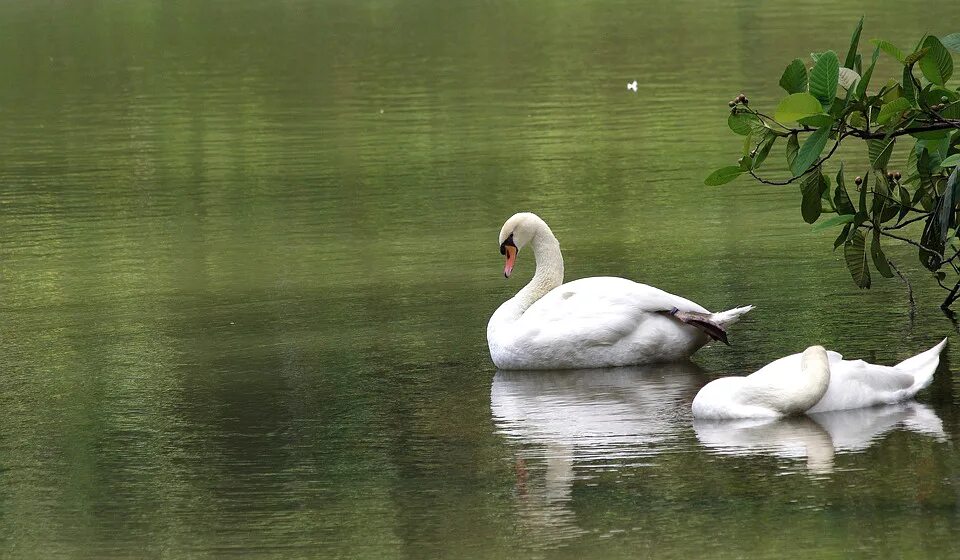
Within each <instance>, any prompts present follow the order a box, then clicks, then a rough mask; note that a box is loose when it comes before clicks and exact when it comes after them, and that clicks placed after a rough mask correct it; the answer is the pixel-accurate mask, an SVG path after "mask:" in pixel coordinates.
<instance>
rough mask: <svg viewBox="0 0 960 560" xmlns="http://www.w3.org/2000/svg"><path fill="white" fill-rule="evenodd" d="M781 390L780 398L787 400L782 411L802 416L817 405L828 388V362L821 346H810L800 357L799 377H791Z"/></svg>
mask: <svg viewBox="0 0 960 560" xmlns="http://www.w3.org/2000/svg"><path fill="white" fill-rule="evenodd" d="M792 377H793V378H792V379H790V380H789V381H790V384H789V385H788V386H787V387H784V388H783V393H782V394H781V398H784V399H785V400H787V402H786V403H784V406H783V408H782V411H783V412H784V413H786V414H802V413H804V412H806V411H807V410H808V409H809V408H810V407H812V406H813V405H815V404H817V402H819V401H820V399H821V398H822V397H823V395H824V393H826V392H827V388H828V387H829V386H830V361H829V360H828V358H827V352H826V350H824V349H823V347H822V346H811V347H810V348H807V349H806V350H805V351H804V352H803V354H801V356H800V375H796V376H792Z"/></svg>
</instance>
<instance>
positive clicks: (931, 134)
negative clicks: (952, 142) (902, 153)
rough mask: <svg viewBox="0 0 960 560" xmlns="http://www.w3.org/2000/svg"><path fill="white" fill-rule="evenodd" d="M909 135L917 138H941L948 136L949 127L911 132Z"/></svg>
mask: <svg viewBox="0 0 960 560" xmlns="http://www.w3.org/2000/svg"><path fill="white" fill-rule="evenodd" d="M910 136H913V137H914V138H916V139H917V140H943V139H944V138H946V137H947V136H950V130H949V129H946V128H945V129H943V130H928V131H926V132H911V133H910Z"/></svg>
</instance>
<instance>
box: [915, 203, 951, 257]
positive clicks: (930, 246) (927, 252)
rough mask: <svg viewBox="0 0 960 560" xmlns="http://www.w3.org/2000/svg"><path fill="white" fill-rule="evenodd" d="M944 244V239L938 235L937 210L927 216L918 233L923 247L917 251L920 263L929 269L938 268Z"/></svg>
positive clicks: (938, 220) (938, 217) (938, 221)
mask: <svg viewBox="0 0 960 560" xmlns="http://www.w3.org/2000/svg"><path fill="white" fill-rule="evenodd" d="M945 244H946V240H945V239H944V238H943V236H941V235H940V216H939V212H934V213H932V214H930V217H929V218H927V221H926V223H925V224H924V226H923V233H922V234H921V235H920V245H923V247H924V248H921V249H920V251H919V256H920V264H922V265H923V267H924V268H926V269H927V270H930V271H936V270H937V269H939V268H940V261H942V260H943V249H944V246H945Z"/></svg>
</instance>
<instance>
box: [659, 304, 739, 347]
mask: <svg viewBox="0 0 960 560" xmlns="http://www.w3.org/2000/svg"><path fill="white" fill-rule="evenodd" d="M661 313H663V314H664V315H669V316H671V317H674V318H675V319H677V320H678V321H680V322H682V323H684V324H687V325H690V326H691V327H696V328H698V329H700V330H701V331H703V332H704V333H705V334H706V335H707V336H709V337H710V338H712V339H713V340H719V341H720V342H722V343H724V344H726V345H727V346H730V341H729V340H727V331H725V330H724V328H723V326H721V325H719V324H717V323H715V322H714V321H713V316H712V315H710V314H709V313H700V312H697V311H680V310H679V309H677V308H676V307H674V308H673V309H671V310H670V311H661Z"/></svg>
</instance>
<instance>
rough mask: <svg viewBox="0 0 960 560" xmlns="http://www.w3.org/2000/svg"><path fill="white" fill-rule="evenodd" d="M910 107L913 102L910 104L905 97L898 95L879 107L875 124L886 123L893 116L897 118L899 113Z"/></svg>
mask: <svg viewBox="0 0 960 560" xmlns="http://www.w3.org/2000/svg"><path fill="white" fill-rule="evenodd" d="M912 107H913V104H911V103H910V101H909V100H908V99H906V98H905V97H898V98H896V99H894V100H893V101H891V102H890V103H887V104H886V105H884V106H882V107H880V114H879V115H877V118H876V122H877V124H886V123H888V122H890V121H891V120H892V119H893V118H894V117H898V118H899V117H900V115H901V113H903V112H904V111H907V110H909V109H911V108H912Z"/></svg>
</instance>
